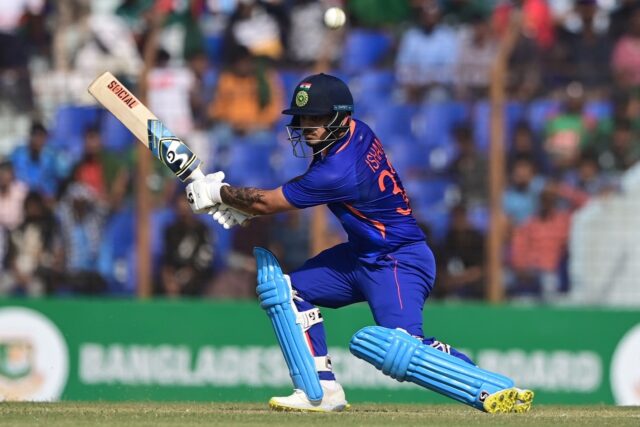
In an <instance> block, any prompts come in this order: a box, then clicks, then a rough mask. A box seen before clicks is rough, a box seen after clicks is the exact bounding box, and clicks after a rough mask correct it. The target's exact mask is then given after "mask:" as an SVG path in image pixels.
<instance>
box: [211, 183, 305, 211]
mask: <svg viewBox="0 0 640 427" xmlns="http://www.w3.org/2000/svg"><path fill="white" fill-rule="evenodd" d="M220 197H221V199H222V202H223V203H224V204H225V205H228V206H231V207H232V208H235V209H238V210H240V211H242V212H246V213H249V214H251V215H269V214H274V213H278V212H284V211H289V210H293V209H296V208H295V207H294V206H293V205H291V204H290V203H289V202H288V201H287V199H286V198H285V197H284V194H283V193H282V187H278V188H276V189H275V190H261V189H259V188H253V187H233V186H231V185H225V186H224V187H222V188H221V189H220Z"/></svg>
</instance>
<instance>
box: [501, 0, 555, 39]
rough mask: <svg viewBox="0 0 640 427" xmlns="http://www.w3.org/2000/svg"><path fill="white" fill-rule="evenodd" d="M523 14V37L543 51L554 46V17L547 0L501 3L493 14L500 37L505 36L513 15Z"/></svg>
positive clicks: (518, 0)
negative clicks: (533, 42)
mask: <svg viewBox="0 0 640 427" xmlns="http://www.w3.org/2000/svg"><path fill="white" fill-rule="evenodd" d="M518 11H521V13H522V30H521V31H522V36H524V37H526V38H529V39H532V40H534V41H535V42H536V44H537V46H538V47H539V48H541V49H548V48H549V47H551V46H552V45H553V42H554V40H555V34H554V31H553V17H552V14H551V9H549V5H548V4H547V2H546V1H545V0H511V1H505V2H501V3H500V4H498V5H497V6H496V8H495V9H494V12H493V25H494V26H495V28H496V30H497V31H498V33H499V34H500V35H504V34H505V33H506V31H507V30H508V27H509V25H510V20H511V19H512V18H513V16H512V15H513V14H514V13H516V12H518Z"/></svg>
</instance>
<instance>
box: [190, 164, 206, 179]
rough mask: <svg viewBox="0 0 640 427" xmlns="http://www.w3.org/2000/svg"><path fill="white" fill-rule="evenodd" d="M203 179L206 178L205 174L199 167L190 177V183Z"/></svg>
mask: <svg viewBox="0 0 640 427" xmlns="http://www.w3.org/2000/svg"><path fill="white" fill-rule="evenodd" d="M202 178H204V173H202V169H200V166H198V167H197V168H196V169H195V170H194V171H193V172H191V175H190V176H189V180H190V181H195V180H196V179H202Z"/></svg>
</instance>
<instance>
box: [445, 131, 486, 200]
mask: <svg viewBox="0 0 640 427" xmlns="http://www.w3.org/2000/svg"><path fill="white" fill-rule="evenodd" d="M454 137H455V141H456V147H457V149H458V150H457V151H458V154H457V157H456V159H455V160H454V161H453V163H452V164H451V170H450V173H451V175H452V176H453V177H454V179H455V180H456V181H457V182H458V186H459V187H460V192H461V196H462V200H464V201H465V202H466V203H467V204H469V205H484V204H486V201H487V191H488V187H487V176H488V173H489V172H488V171H489V166H488V164H487V159H486V158H485V156H484V154H483V153H480V152H478V150H477V149H476V146H475V144H474V142H473V135H472V133H471V128H470V127H469V126H460V127H458V128H456V129H455V131H454Z"/></svg>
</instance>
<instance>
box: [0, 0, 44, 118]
mask: <svg viewBox="0 0 640 427" xmlns="http://www.w3.org/2000/svg"><path fill="white" fill-rule="evenodd" d="M44 8H45V1H44V0H15V1H3V2H0V100H3V101H5V100H6V101H7V102H9V103H10V105H11V106H12V107H13V109H15V110H17V111H18V112H21V113H30V112H32V110H33V107H34V102H33V101H34V99H33V91H32V88H31V74H30V70H29V68H28V63H29V59H30V58H29V53H30V45H29V44H28V43H27V41H28V40H27V39H26V37H25V33H26V32H25V31H24V29H23V28H21V27H22V25H23V23H24V22H25V19H24V18H25V17H26V16H31V17H35V16H39V15H40V14H42V12H43V10H44Z"/></svg>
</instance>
